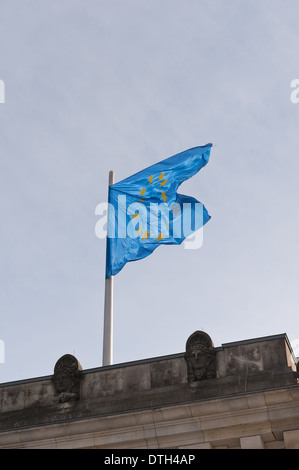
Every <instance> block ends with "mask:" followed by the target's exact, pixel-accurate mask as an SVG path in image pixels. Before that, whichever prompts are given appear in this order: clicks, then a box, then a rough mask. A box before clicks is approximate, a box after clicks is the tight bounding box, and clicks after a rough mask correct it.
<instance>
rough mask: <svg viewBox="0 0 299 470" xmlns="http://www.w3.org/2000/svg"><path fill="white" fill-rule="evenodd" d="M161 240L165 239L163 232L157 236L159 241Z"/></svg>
mask: <svg viewBox="0 0 299 470" xmlns="http://www.w3.org/2000/svg"><path fill="white" fill-rule="evenodd" d="M161 240H163V235H162V232H160V235H159V236H158V238H157V240H156V241H157V242H160V241H161Z"/></svg>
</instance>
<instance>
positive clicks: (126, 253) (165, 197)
mask: <svg viewBox="0 0 299 470" xmlns="http://www.w3.org/2000/svg"><path fill="white" fill-rule="evenodd" d="M211 147H212V144H207V145H205V146H202V147H195V148H192V149H189V150H186V151H184V152H181V153H179V154H177V155H174V156H172V157H170V158H167V159H166V160H162V161H161V162H159V163H156V164H155V165H152V166H150V167H148V168H146V169H145V170H142V171H140V172H139V173H136V174H134V175H132V176H130V177H129V178H126V179H124V180H122V181H120V182H119V183H116V184H112V185H110V186H109V197H108V202H109V205H108V233H107V254H106V277H110V276H111V275H116V274H117V273H119V271H120V270H121V269H122V268H123V267H124V265H125V264H126V263H127V262H129V261H136V260H138V259H141V258H145V257H146V256H149V255H150V254H151V253H152V252H153V251H154V250H155V249H156V248H157V247H158V246H160V245H165V244H168V245H169V244H172V245H173V244H177V245H179V244H181V243H182V242H183V240H184V239H185V238H186V237H188V236H189V235H190V234H192V233H194V232H195V231H196V230H198V229H199V228H201V227H202V226H203V225H204V224H205V223H206V222H208V220H209V219H210V216H209V214H208V212H207V210H206V208H205V207H204V205H203V204H202V203H200V202H199V201H197V200H196V199H194V198H193V197H190V196H184V195H182V194H178V193H177V189H178V187H179V186H180V184H182V183H183V181H185V180H187V179H188V178H191V176H193V175H195V174H196V173H197V172H198V171H199V170H200V169H201V168H203V167H204V166H205V165H206V164H207V163H208V161H209V156H210V151H211Z"/></svg>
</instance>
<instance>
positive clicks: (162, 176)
mask: <svg viewBox="0 0 299 470" xmlns="http://www.w3.org/2000/svg"><path fill="white" fill-rule="evenodd" d="M164 175H165V173H163V172H162V173H161V175H160V176H159V178H158V180H159V181H162V179H163V178H164Z"/></svg>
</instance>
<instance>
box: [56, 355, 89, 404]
mask: <svg viewBox="0 0 299 470" xmlns="http://www.w3.org/2000/svg"><path fill="white" fill-rule="evenodd" d="M81 370H82V367H81V365H80V363H79V362H78V361H77V359H76V358H75V357H74V356H72V355H71V354H65V355H64V356H62V357H61V358H60V359H58V361H57V362H56V364H55V368H54V375H53V377H52V381H53V383H54V386H55V389H56V393H57V395H59V403H64V402H67V401H71V400H79V398H80V379H81V374H80V371H81Z"/></svg>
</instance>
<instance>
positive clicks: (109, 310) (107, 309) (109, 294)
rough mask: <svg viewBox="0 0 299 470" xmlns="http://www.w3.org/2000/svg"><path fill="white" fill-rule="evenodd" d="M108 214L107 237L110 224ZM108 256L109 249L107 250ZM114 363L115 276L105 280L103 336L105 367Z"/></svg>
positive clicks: (112, 173)
mask: <svg viewBox="0 0 299 470" xmlns="http://www.w3.org/2000/svg"><path fill="white" fill-rule="evenodd" d="M113 183H114V172H113V171H109V186H110V185H111V184H113ZM108 217H109V211H108V214H107V237H108V226H109V225H108V224H109V220H108ZM106 256H107V248H106ZM112 362H113V276H110V277H107V278H106V279H105V304H104V334H103V366H110V365H111V364H112Z"/></svg>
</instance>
